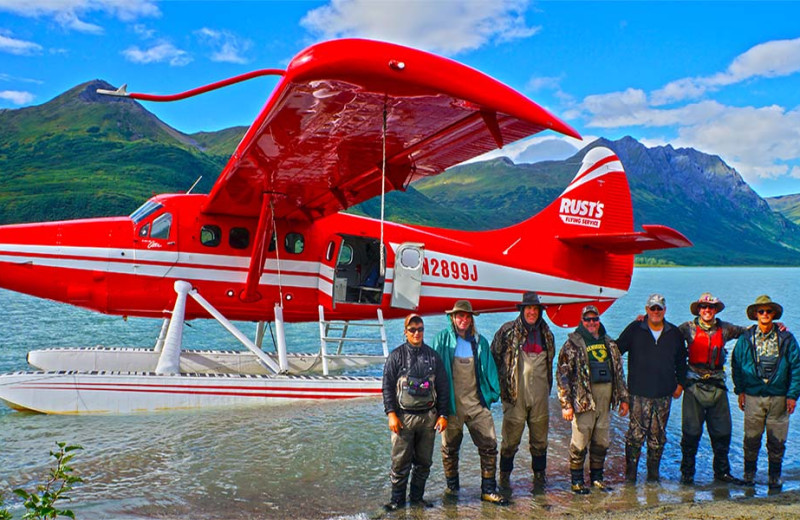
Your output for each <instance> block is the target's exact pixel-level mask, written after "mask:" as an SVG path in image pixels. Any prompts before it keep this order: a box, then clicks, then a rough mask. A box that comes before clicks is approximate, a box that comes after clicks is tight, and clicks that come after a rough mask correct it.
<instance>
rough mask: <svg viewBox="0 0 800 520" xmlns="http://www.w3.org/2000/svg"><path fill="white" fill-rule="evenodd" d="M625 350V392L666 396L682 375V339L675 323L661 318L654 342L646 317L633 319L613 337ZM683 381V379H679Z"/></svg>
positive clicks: (684, 358) (684, 348)
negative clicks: (657, 336)
mask: <svg viewBox="0 0 800 520" xmlns="http://www.w3.org/2000/svg"><path fill="white" fill-rule="evenodd" d="M617 346H618V347H619V352H620V354H625V353H626V352H627V353H628V392H629V393H630V394H631V395H636V396H640V397H647V398H650V399H653V398H658V397H667V396H670V395H672V394H673V393H674V392H675V388H676V387H677V386H678V382H680V381H685V379H686V340H685V339H684V338H683V334H681V331H680V330H678V327H676V326H675V325H673V324H672V323H670V322H668V321H667V320H664V328H663V329H662V331H661V336H659V338H658V343H656V340H655V338H653V333H652V332H651V331H650V327H649V326H648V324H647V320H642V321H633V322H631V323H630V324H629V325H628V326H627V327H625V330H624V331H622V334H620V336H619V339H617ZM681 384H683V383H681Z"/></svg>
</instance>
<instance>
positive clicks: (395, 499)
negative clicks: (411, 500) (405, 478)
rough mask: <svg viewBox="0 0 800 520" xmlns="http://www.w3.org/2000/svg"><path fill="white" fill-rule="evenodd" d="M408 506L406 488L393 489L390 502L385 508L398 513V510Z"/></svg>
mask: <svg viewBox="0 0 800 520" xmlns="http://www.w3.org/2000/svg"><path fill="white" fill-rule="evenodd" d="M405 506H406V487H405V486H403V487H402V488H401V487H396V488H395V487H393V488H392V496H391V498H389V502H388V503H387V504H386V505H384V506H383V508H384V509H385V510H386V511H388V512H391V511H397V510H398V509H402V508H404V507H405Z"/></svg>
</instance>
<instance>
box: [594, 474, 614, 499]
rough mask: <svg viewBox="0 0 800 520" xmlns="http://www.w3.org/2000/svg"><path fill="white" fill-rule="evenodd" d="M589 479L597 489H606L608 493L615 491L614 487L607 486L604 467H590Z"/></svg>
mask: <svg viewBox="0 0 800 520" xmlns="http://www.w3.org/2000/svg"><path fill="white" fill-rule="evenodd" d="M589 480H590V481H591V482H592V487H594V488H595V489H599V490H600V491H604V492H606V493H608V492H611V491H614V488H612V487H611V486H607V485H606V483H605V482H604V481H603V468H598V469H590V470H589Z"/></svg>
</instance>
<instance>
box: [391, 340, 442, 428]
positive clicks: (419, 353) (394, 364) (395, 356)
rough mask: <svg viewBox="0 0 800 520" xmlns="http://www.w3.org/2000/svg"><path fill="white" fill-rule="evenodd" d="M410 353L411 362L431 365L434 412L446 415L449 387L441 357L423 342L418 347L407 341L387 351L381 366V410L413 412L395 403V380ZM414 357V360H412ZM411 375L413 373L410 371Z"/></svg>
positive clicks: (417, 364)
mask: <svg viewBox="0 0 800 520" xmlns="http://www.w3.org/2000/svg"><path fill="white" fill-rule="evenodd" d="M407 353H408V354H410V355H411V359H412V364H413V365H414V366H415V367H418V366H433V374H434V380H433V384H434V388H435V389H436V405H435V408H436V414H437V415H438V416H440V417H446V416H447V410H448V405H449V402H450V387H449V385H448V384H447V374H446V373H445V371H444V366H443V364H442V358H440V357H439V355H438V354H437V353H436V352H434V351H433V349H431V348H430V347H429V346H428V345H425V344H424V343H423V344H422V345H421V346H419V347H412V346H411V345H409V344H408V342H406V343H403V344H402V345H400V346H399V347H397V348H396V349H394V350H393V351H391V352H390V353H389V357H388V358H386V364H385V365H384V366H383V381H382V386H383V411H384V413H386V414H387V415H388V414H389V413H390V412H395V413H397V414H400V413H415V412H408V411H406V410H403V409H402V408H400V407H399V406H398V404H397V380H398V378H399V377H400V376H401V375H403V374H402V372H403V370H404V365H405V359H406V356H407V355H408V354H407ZM415 358H416V360H414V359H415ZM410 372H411V375H421V374H415V373H414V372H413V371H410Z"/></svg>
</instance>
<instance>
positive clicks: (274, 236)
mask: <svg viewBox="0 0 800 520" xmlns="http://www.w3.org/2000/svg"><path fill="white" fill-rule="evenodd" d="M277 243H278V234H277V233H275V232H273V233H272V238H270V239H269V247H268V248H267V249H268V250H269V251H270V252H272V251H275V248H276V247H277V246H276V245H275V244H277Z"/></svg>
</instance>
